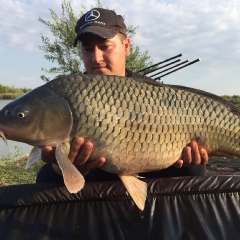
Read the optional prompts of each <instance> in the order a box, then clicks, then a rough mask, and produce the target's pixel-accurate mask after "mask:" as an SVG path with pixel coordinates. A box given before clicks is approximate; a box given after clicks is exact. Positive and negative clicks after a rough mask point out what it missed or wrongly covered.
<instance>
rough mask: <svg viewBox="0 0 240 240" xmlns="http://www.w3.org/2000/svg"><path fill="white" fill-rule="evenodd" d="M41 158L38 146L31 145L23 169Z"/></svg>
mask: <svg viewBox="0 0 240 240" xmlns="http://www.w3.org/2000/svg"><path fill="white" fill-rule="evenodd" d="M40 158H41V149H40V148H39V147H36V146H35V147H33V148H32V150H31V152H30V154H29V156H28V160H27V163H26V167H25V169H28V168H29V167H30V166H31V165H32V164H33V163H35V162H36V161H38V160H39V159H40Z"/></svg>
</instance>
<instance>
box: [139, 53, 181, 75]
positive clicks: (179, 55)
mask: <svg viewBox="0 0 240 240" xmlns="http://www.w3.org/2000/svg"><path fill="white" fill-rule="evenodd" d="M181 56H182V54H181V53H180V54H178V55H176V56H174V57H171V58H168V59H166V60H164V61H162V62H158V63H156V64H153V65H151V66H149V67H146V68H143V69H141V70H139V71H137V72H144V71H146V70H148V69H150V68H153V67H156V66H157V65H159V64H163V63H165V62H168V61H170V60H172V59H175V58H177V57H181Z"/></svg>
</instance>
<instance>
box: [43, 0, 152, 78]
mask: <svg viewBox="0 0 240 240" xmlns="http://www.w3.org/2000/svg"><path fill="white" fill-rule="evenodd" d="M61 7H62V13H61V16H58V15H57V14H56V13H55V12H54V11H53V10H52V9H49V10H50V12H51V16H52V21H45V20H44V19H42V18H39V21H40V22H41V23H43V24H44V25H45V26H47V27H48V28H50V31H51V32H52V34H53V36H54V39H53V40H52V39H51V38H50V37H46V36H43V35H41V39H42V43H43V45H42V46H39V49H40V50H42V51H43V52H44V57H45V58H46V59H47V60H48V61H51V62H53V63H57V67H52V68H50V69H44V68H42V70H43V71H44V72H45V73H47V74H50V75H54V76H55V77H56V76H59V75H66V74H75V73H83V72H84V65H83V61H82V58H81V53H80V51H79V46H77V47H73V42H74V39H75V36H76V33H75V25H76V22H77V20H78V19H79V18H80V16H82V15H83V14H84V13H85V12H87V9H86V6H84V5H83V6H82V11H81V13H80V15H79V16H76V15H75V14H74V12H73V9H72V6H71V4H70V2H69V0H63V2H62V4H61ZM94 7H102V4H101V2H100V0H97V1H96V6H94ZM135 31H136V28H134V27H133V26H128V27H127V33H128V36H129V37H130V38H133V36H134V35H135ZM126 64H127V67H128V68H130V69H132V70H134V71H137V70H140V69H142V68H144V67H147V66H149V65H151V64H152V61H151V60H150V56H148V51H145V52H141V51H140V47H139V46H137V45H134V44H131V54H130V56H129V57H128V58H127V62H126ZM40 77H41V79H42V80H43V81H49V80H50V78H48V77H46V76H45V75H41V76H40Z"/></svg>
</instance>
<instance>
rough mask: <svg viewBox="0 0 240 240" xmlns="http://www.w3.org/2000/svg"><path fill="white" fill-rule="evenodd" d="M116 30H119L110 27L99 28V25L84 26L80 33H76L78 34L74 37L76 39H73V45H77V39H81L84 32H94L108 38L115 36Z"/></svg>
mask: <svg viewBox="0 0 240 240" xmlns="http://www.w3.org/2000/svg"><path fill="white" fill-rule="evenodd" d="M118 32H119V31H117V30H114V29H110V28H101V27H99V26H89V27H86V28H84V29H83V30H82V31H81V33H80V34H78V36H77V37H76V39H75V41H74V46H76V45H77V42H78V40H81V39H82V37H83V36H84V34H86V33H90V34H94V35H96V36H98V37H101V38H104V39H110V38H113V37H115V36H116V35H117V33H118Z"/></svg>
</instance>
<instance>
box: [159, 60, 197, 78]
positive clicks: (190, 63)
mask: <svg viewBox="0 0 240 240" xmlns="http://www.w3.org/2000/svg"><path fill="white" fill-rule="evenodd" d="M199 61H201V59H200V58H197V59H196V60H194V61H192V62H189V63H188V64H185V65H184V66H182V67H179V68H177V69H174V70H173V71H170V72H168V73H166V74H163V75H162V76H159V77H157V78H154V80H160V79H161V78H162V77H165V76H167V75H169V74H171V73H173V72H176V71H178V70H180V69H182V68H185V67H187V66H189V65H192V64H194V63H196V62H199Z"/></svg>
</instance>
